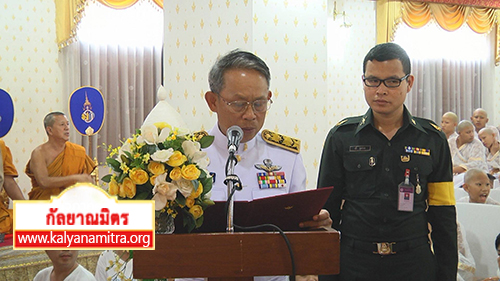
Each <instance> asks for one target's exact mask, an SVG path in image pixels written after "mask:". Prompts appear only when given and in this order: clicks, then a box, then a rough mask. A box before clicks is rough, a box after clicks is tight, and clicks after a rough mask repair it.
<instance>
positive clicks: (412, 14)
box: [377, 0, 500, 65]
mask: <svg viewBox="0 0 500 281" xmlns="http://www.w3.org/2000/svg"><path fill="white" fill-rule="evenodd" d="M499 15H500V13H499V12H498V10H497V9H494V8H480V7H471V6H463V5H453V4H437V3H426V2H413V1H388V0H380V1H377V43H383V42H390V41H393V39H394V32H395V31H396V29H397V26H398V24H400V23H401V22H404V23H405V24H407V25H408V26H410V27H412V28H421V27H423V26H425V25H426V24H428V23H429V21H430V20H431V19H434V20H435V21H436V22H437V23H438V24H439V26H441V28H443V29H445V30H447V31H455V30H457V29H459V28H460V27H461V26H462V25H463V24H467V25H468V26H469V27H470V28H471V29H472V30H473V31H475V32H477V33H480V34H483V33H488V32H490V31H491V30H494V32H495V33H496V47H495V64H496V65H498V64H499V62H500V55H499V54H500V42H499V39H500V38H499V31H500V29H499V28H498V24H497V22H498V19H499Z"/></svg>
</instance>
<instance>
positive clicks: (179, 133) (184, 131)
mask: <svg viewBox="0 0 500 281" xmlns="http://www.w3.org/2000/svg"><path fill="white" fill-rule="evenodd" d="M176 129H177V136H178V137H182V136H186V135H188V134H190V133H191V131H190V130H189V129H186V128H176Z"/></svg>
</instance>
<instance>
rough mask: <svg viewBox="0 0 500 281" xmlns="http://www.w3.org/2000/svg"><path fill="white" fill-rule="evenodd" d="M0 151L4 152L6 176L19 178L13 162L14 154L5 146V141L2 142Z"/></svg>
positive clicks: (4, 171) (0, 141) (0, 142)
mask: <svg viewBox="0 0 500 281" xmlns="http://www.w3.org/2000/svg"><path fill="white" fill-rule="evenodd" d="M0 150H2V159H3V173H4V175H6V176H12V177H17V170H16V166H14V163H13V162H12V153H10V149H9V148H8V147H7V146H6V145H5V142H4V141H3V140H0Z"/></svg>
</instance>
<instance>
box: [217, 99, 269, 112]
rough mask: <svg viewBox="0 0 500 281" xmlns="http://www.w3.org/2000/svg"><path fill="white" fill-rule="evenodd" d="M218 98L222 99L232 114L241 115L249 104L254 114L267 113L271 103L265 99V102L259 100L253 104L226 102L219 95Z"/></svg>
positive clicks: (247, 102)
mask: <svg viewBox="0 0 500 281" xmlns="http://www.w3.org/2000/svg"><path fill="white" fill-rule="evenodd" d="M219 97H220V98H221V99H222V101H223V102H225V103H226V104H227V106H229V109H230V110H231V111H232V112H233V113H243V112H245V111H246V110H247V108H248V106H249V105H250V104H251V105H252V109H253V111H255V112H266V111H268V110H269V109H270V108H271V104H272V103H273V101H272V100H271V99H265V100H264V99H261V100H255V101H253V102H249V101H239V100H237V101H232V102H228V101H227V100H225V99H224V98H223V97H221V96H220V95H219Z"/></svg>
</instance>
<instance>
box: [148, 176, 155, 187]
mask: <svg viewBox="0 0 500 281" xmlns="http://www.w3.org/2000/svg"><path fill="white" fill-rule="evenodd" d="M156 177H157V175H152V176H151V177H150V178H149V182H150V183H151V185H152V186H154V185H155V179H156Z"/></svg>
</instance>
